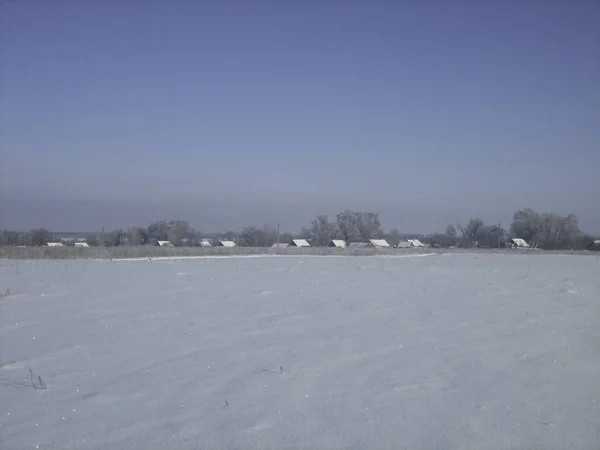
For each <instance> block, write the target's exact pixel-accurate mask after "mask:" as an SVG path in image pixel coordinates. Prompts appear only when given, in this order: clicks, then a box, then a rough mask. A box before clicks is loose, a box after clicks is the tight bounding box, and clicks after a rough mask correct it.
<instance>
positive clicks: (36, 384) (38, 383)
mask: <svg viewBox="0 0 600 450" xmlns="http://www.w3.org/2000/svg"><path fill="white" fill-rule="evenodd" d="M29 378H30V379H31V385H32V386H33V390H34V391H37V390H38V389H40V390H42V391H45V390H47V389H48V388H47V387H46V384H45V383H44V381H43V380H42V377H40V376H39V375H36V374H35V373H33V370H31V367H29Z"/></svg>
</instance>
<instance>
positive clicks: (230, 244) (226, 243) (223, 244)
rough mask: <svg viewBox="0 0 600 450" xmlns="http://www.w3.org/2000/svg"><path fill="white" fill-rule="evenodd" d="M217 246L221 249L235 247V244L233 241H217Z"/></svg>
mask: <svg viewBox="0 0 600 450" xmlns="http://www.w3.org/2000/svg"><path fill="white" fill-rule="evenodd" d="M219 245H220V246H221V247H235V242H233V241H219Z"/></svg>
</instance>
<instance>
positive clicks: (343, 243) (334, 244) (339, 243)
mask: <svg viewBox="0 0 600 450" xmlns="http://www.w3.org/2000/svg"><path fill="white" fill-rule="evenodd" d="M327 246H328V247H336V248H346V247H347V245H346V241H343V240H342V239H332V240H331V242H329V244H327Z"/></svg>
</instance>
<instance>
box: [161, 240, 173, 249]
mask: <svg viewBox="0 0 600 450" xmlns="http://www.w3.org/2000/svg"><path fill="white" fill-rule="evenodd" d="M156 245H157V246H159V247H169V248H171V247H175V246H174V245H173V244H171V241H156Z"/></svg>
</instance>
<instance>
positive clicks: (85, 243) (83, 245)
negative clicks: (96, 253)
mask: <svg viewBox="0 0 600 450" xmlns="http://www.w3.org/2000/svg"><path fill="white" fill-rule="evenodd" d="M74 246H75V247H77V248H90V246H89V245H88V243H87V242H75V244H74Z"/></svg>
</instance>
